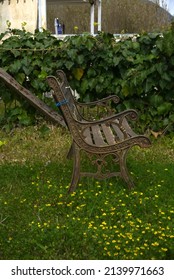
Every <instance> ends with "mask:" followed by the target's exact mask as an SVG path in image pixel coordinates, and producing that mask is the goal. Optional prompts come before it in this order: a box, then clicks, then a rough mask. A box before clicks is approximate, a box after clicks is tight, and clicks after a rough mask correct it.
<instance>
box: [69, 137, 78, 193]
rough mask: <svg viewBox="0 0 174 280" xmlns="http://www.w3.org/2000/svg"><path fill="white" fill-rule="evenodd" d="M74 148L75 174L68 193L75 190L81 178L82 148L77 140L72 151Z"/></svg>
mask: <svg viewBox="0 0 174 280" xmlns="http://www.w3.org/2000/svg"><path fill="white" fill-rule="evenodd" d="M71 149H73V161H74V162H73V174H72V178H71V184H70V187H69V190H68V193H71V192H73V191H75V189H76V187H77V185H78V182H79V179H80V149H79V147H78V146H77V144H76V143H75V142H73V144H72V146H71V148H70V151H71V153H72V150H71Z"/></svg>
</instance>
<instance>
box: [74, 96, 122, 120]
mask: <svg viewBox="0 0 174 280" xmlns="http://www.w3.org/2000/svg"><path fill="white" fill-rule="evenodd" d="M119 101H120V99H119V97H118V96H116V95H110V96H108V97H105V98H102V99H101V100H97V101H93V102H87V103H81V102H77V101H76V106H77V108H78V111H79V113H80V115H81V116H82V118H84V119H86V120H89V121H92V120H95V119H101V118H103V117H108V116H111V115H114V114H115V108H114V107H113V106H112V105H113V104H118V103H119Z"/></svg>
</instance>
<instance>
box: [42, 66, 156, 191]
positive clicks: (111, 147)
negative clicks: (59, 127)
mask: <svg viewBox="0 0 174 280" xmlns="http://www.w3.org/2000/svg"><path fill="white" fill-rule="evenodd" d="M47 81H48V84H49V86H50V87H51V88H52V90H53V97H54V100H55V102H56V105H57V106H58V107H59V108H60V110H61V112H62V115H63V117H64V120H65V123H66V124H67V126H68V129H69V131H70V133H71V136H72V145H71V147H70V150H69V153H68V158H71V157H73V159H74V165H73V174H72V180H71V184H70V187H69V192H73V191H74V190H75V189H76V187H77V185H78V182H79V179H80V177H81V176H92V177H95V178H97V179H105V178H110V177H113V176H121V177H122V178H123V179H124V181H125V182H126V183H127V185H128V187H129V188H132V187H133V185H134V184H133V181H132V180H131V177H130V175H129V173H128V170H127V166H126V156H127V152H128V151H129V149H130V148H131V147H133V146H135V145H138V146H139V147H142V148H146V147H150V145H151V142H150V140H149V139H148V138H147V137H146V136H144V135H137V134H136V133H135V132H134V131H133V130H132V128H131V126H130V124H129V123H128V120H130V121H134V120H136V119H137V113H136V111H135V110H132V109H131V110H125V111H123V112H121V113H117V114H115V113H113V106H111V105H112V104H111V103H112V102H114V103H118V102H119V98H118V97H117V96H115V95H113V96H109V97H107V98H104V99H101V100H99V101H96V102H90V103H79V102H77V101H76V100H75V98H74V97H73V95H72V91H71V88H70V86H69V84H68V81H67V78H66V75H65V73H64V72H63V71H61V70H58V71H57V73H56V76H49V77H48V78H47ZM92 113H95V115H96V118H95V119H94V118H92V117H91V116H92ZM82 151H83V152H85V153H86V154H87V155H88V157H89V159H90V163H91V165H95V168H96V170H95V171H94V172H91V171H90V172H86V171H85V172H84V171H81V164H80V162H81V153H82ZM108 158H109V161H111V160H112V163H114V164H117V166H118V167H119V170H118V172H116V171H110V170H108V169H107V168H108V167H107V160H108ZM112 165H113V164H112Z"/></svg>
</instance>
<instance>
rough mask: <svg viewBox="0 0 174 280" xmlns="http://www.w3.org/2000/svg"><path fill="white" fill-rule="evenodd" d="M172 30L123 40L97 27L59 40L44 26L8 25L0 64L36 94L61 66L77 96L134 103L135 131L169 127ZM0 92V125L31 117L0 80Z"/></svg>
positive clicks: (173, 83)
mask: <svg viewBox="0 0 174 280" xmlns="http://www.w3.org/2000/svg"><path fill="white" fill-rule="evenodd" d="M173 30H174V29H173V27H171V29H170V30H168V31H166V32H165V33H164V34H155V33H151V34H140V35H137V36H136V38H127V39H125V38H124V39H123V38H121V39H120V38H115V37H114V36H113V35H112V34H108V33H103V32H101V33H99V34H98V35H96V36H95V37H94V36H92V35H90V34H83V35H76V36H72V37H71V36H69V37H66V38H65V39H64V40H63V41H62V40H59V39H57V38H55V37H54V36H52V35H51V34H50V33H49V32H48V31H43V32H38V31H36V32H35V33H34V34H31V33H29V32H26V31H25V30H24V29H23V30H16V29H15V30H8V31H7V32H5V33H3V34H1V35H0V41H1V44H0V67H2V68H3V69H5V70H6V71H7V72H8V73H9V74H11V75H12V76H13V77H14V78H15V79H16V80H17V81H18V82H19V83H20V84H21V85H23V86H24V87H26V88H27V89H29V90H30V91H31V92H33V94H36V95H37V96H38V97H39V98H43V93H44V92H47V91H49V88H48V85H47V83H46V77H47V75H50V74H54V73H55V71H56V69H58V68H59V69H62V70H64V71H65V72H66V74H67V77H68V80H69V82H70V84H71V87H72V88H73V89H76V90H77V92H78V93H79V94H80V99H81V101H90V100H95V99H100V98H102V97H105V96H108V95H109V94H111V93H112V94H117V95H118V96H119V97H120V99H121V102H120V104H119V105H118V106H117V110H118V111H121V110H124V109H127V108H134V109H136V110H138V112H139V113H140V114H139V115H140V122H139V129H140V130H141V131H143V132H144V131H146V130H147V129H148V130H153V131H163V130H168V131H170V130H171V131H172V129H173V122H174V102H173V101H174V100H173V98H174V97H173V96H174V45H173V39H174V31H173ZM0 96H1V98H2V100H3V103H4V105H5V110H4V114H1V125H6V124H7V123H8V124H9V123H10V124H11V125H14V124H16V123H18V124H31V123H33V122H34V121H35V116H36V115H35V111H34V110H33V109H31V107H30V106H29V105H28V104H27V103H26V102H25V100H22V99H21V98H19V97H18V96H17V95H16V94H14V93H13V92H12V90H11V89H10V90H9V89H8V88H7V87H6V86H5V85H4V84H3V82H1V83H0ZM140 124H141V125H140Z"/></svg>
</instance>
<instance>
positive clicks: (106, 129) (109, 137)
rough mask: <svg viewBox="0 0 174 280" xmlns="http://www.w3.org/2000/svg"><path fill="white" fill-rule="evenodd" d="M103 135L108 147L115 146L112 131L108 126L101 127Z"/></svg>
mask: <svg viewBox="0 0 174 280" xmlns="http://www.w3.org/2000/svg"><path fill="white" fill-rule="evenodd" d="M101 127H102V130H103V133H104V135H105V138H106V141H107V143H108V144H109V145H114V144H115V136H114V134H113V132H112V129H111V127H110V126H106V124H102V125H101Z"/></svg>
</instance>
